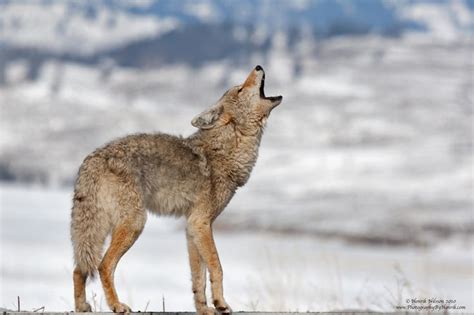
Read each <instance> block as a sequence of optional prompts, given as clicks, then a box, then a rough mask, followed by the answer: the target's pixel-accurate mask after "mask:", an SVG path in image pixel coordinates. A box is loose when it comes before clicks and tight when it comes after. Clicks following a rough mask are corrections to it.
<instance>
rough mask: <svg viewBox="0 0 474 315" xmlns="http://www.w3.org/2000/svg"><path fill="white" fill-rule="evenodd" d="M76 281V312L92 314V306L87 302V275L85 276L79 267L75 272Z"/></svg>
mask: <svg viewBox="0 0 474 315" xmlns="http://www.w3.org/2000/svg"><path fill="white" fill-rule="evenodd" d="M73 279H74V304H75V310H76V312H91V311H92V309H91V306H90V305H89V303H87V302H86V280H87V274H83V273H82V272H81V270H80V269H79V267H76V268H75V269H74V272H73Z"/></svg>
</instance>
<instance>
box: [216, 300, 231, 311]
mask: <svg viewBox="0 0 474 315" xmlns="http://www.w3.org/2000/svg"><path fill="white" fill-rule="evenodd" d="M214 306H215V307H216V311H217V313H218V314H222V315H227V314H232V309H231V308H230V306H229V304H227V303H226V302H224V301H222V302H219V301H218V300H215V301H214Z"/></svg>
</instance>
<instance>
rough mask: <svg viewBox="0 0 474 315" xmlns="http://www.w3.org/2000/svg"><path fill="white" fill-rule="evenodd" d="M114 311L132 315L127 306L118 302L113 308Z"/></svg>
mask: <svg viewBox="0 0 474 315" xmlns="http://www.w3.org/2000/svg"><path fill="white" fill-rule="evenodd" d="M111 309H112V311H113V312H114V313H125V314H130V313H131V312H132V310H131V309H130V307H129V306H128V305H127V304H124V303H120V302H117V303H115V304H114V305H112V307H111Z"/></svg>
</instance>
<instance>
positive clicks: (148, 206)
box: [71, 66, 282, 314]
mask: <svg viewBox="0 0 474 315" xmlns="http://www.w3.org/2000/svg"><path fill="white" fill-rule="evenodd" d="M264 83H265V72H264V71H263V69H262V67H260V66H257V67H255V69H253V70H252V72H251V73H250V74H249V76H248V77H247V79H246V80H245V82H244V83H243V84H241V85H238V86H235V87H233V88H231V89H229V90H228V91H227V92H225V94H224V95H223V96H222V97H221V99H220V100H219V101H218V102H217V103H216V104H215V105H213V106H212V107H210V108H209V109H207V110H206V111H204V112H202V113H201V114H199V115H198V116H196V117H195V118H194V119H193V120H192V122H191V123H192V125H193V126H194V127H197V128H198V131H197V132H196V133H194V134H192V135H191V136H189V137H188V138H182V137H176V136H171V135H166V134H161V133H157V134H137V135H131V136H127V137H125V138H121V139H118V140H115V141H113V142H111V143H109V144H107V145H105V146H104V147H102V148H99V149H97V150H95V151H94V152H93V153H92V154H90V155H89V156H87V157H86V158H85V160H84V162H83V163H82V165H81V167H80V169H79V172H78V176H77V180H76V183H75V189H74V197H73V207H72V215H71V239H72V245H73V249H74V261H75V269H74V272H73V280H74V300H75V310H76V312H89V311H91V307H90V305H89V304H88V303H87V301H86V291H85V284H86V280H87V278H88V277H89V276H93V275H94V274H95V273H96V271H98V273H99V275H100V280H101V282H102V287H103V289H104V293H105V297H106V300H107V304H108V305H109V307H110V309H111V310H112V311H114V312H120V313H121V312H126V313H129V312H131V310H130V308H129V307H128V306H127V305H126V304H124V303H122V302H120V301H119V298H118V296H117V292H116V290H115V285H114V272H115V268H116V266H117V263H118V262H119V260H120V258H121V257H122V256H123V255H124V254H125V253H126V252H127V250H128V249H129V248H130V247H131V246H132V245H133V243H134V242H135V241H136V240H137V238H138V237H139V236H140V234H141V232H142V230H143V227H144V225H145V221H146V219H147V212H146V210H148V211H150V212H152V213H155V214H159V215H173V216H184V217H185V218H186V222H187V227H186V237H187V247H188V254H189V263H190V266H191V276H192V291H193V294H194V303H195V306H196V310H197V313H198V314H214V313H223V314H229V313H231V312H232V310H231V308H230V307H229V305H228V304H227V302H226V301H225V300H224V296H223V288H222V278H223V274H222V267H221V264H220V262H219V256H218V253H217V249H216V246H215V244H214V239H213V233H212V223H213V222H214V220H215V219H216V218H217V216H218V215H219V214H220V213H221V212H222V211H223V210H224V208H225V206H226V205H227V204H228V202H229V201H230V199H231V198H232V196H233V195H234V194H235V191H236V190H237V188H238V187H240V186H242V185H244V184H245V183H246V182H247V180H248V178H249V176H250V172H251V170H252V168H253V166H254V164H255V161H256V159H257V154H258V147H259V144H260V139H261V137H262V133H263V129H264V126H265V123H266V120H267V118H268V116H269V115H270V112H271V110H272V109H273V108H274V107H275V106H277V105H278V104H280V103H281V101H282V97H281V96H275V97H266V96H265V93H264ZM109 235H111V240H110V245H109V247H108V249H107V250H106V251H105V254H103V253H102V250H103V246H104V243H105V240H106V238H107V236H109ZM207 270H208V271H209V275H210V283H211V292H212V301H213V304H214V308H213V307H210V306H208V305H207V301H206V295H205V291H206V290H205V288H206V271H207Z"/></svg>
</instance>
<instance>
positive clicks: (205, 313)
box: [196, 306, 219, 315]
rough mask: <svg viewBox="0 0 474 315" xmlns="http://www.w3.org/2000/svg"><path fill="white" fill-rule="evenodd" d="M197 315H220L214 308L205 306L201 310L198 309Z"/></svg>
mask: <svg viewBox="0 0 474 315" xmlns="http://www.w3.org/2000/svg"><path fill="white" fill-rule="evenodd" d="M196 314H197V315H216V314H219V313H218V312H217V311H216V309H214V308H213V307H208V306H205V307H203V308H201V309H198V310H197V312H196Z"/></svg>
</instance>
